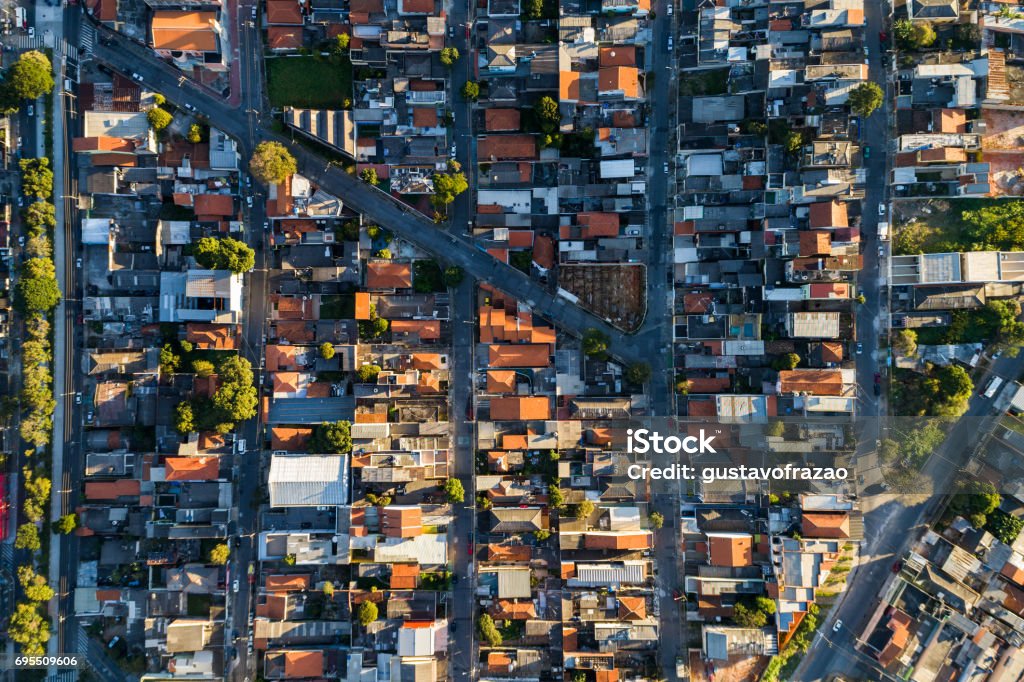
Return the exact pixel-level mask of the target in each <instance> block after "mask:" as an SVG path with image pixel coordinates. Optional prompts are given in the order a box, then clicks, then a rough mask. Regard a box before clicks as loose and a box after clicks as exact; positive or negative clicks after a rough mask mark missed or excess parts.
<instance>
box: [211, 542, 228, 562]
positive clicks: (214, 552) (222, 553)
mask: <svg viewBox="0 0 1024 682" xmlns="http://www.w3.org/2000/svg"><path fill="white" fill-rule="evenodd" d="M230 555H231V549H230V548H229V547H228V545H227V543H225V542H221V543H220V544H217V545H214V546H213V548H212V549H210V556H209V559H210V563H211V564H216V565H217V566H223V565H224V564H226V563H227V562H228V557H229V556H230Z"/></svg>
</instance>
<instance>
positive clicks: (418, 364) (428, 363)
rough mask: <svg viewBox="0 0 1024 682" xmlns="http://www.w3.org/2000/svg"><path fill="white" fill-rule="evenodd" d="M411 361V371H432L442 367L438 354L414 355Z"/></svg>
mask: <svg viewBox="0 0 1024 682" xmlns="http://www.w3.org/2000/svg"><path fill="white" fill-rule="evenodd" d="M411 361H412V368H413V369H420V370H434V369H441V368H442V367H443V364H442V362H441V354H440V353H414V354H413V355H412V358H411Z"/></svg>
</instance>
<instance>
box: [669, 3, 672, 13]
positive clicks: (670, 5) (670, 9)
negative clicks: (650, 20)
mask: <svg viewBox="0 0 1024 682" xmlns="http://www.w3.org/2000/svg"><path fill="white" fill-rule="evenodd" d="M668 15H669V16H672V3H671V2H669V3H668Z"/></svg>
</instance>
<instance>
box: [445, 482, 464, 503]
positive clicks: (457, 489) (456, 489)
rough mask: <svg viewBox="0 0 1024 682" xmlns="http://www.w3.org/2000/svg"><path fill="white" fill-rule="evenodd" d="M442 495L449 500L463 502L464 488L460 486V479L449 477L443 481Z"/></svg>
mask: <svg viewBox="0 0 1024 682" xmlns="http://www.w3.org/2000/svg"><path fill="white" fill-rule="evenodd" d="M444 496H445V498H447V500H448V501H449V502H453V503H457V502H463V501H465V499H466V490H465V489H464V488H463V487H462V481H460V480H459V479H457V478H449V479H448V480H447V481H445V482H444Z"/></svg>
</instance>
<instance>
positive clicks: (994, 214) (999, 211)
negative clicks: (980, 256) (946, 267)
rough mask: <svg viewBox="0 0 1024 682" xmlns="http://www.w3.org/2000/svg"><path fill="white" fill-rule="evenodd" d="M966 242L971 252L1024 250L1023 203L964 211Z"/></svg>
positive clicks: (998, 204)
mask: <svg viewBox="0 0 1024 682" xmlns="http://www.w3.org/2000/svg"><path fill="white" fill-rule="evenodd" d="M960 217H961V219H962V220H963V221H964V222H966V223H967V228H966V230H965V235H964V237H965V242H966V244H967V247H968V248H969V250H971V251H1019V250H1021V249H1022V248H1024V202H1020V201H1010V202H1005V203H995V204H992V205H987V206H984V207H982V208H979V209H977V210H974V211H962V212H961V213H960Z"/></svg>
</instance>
